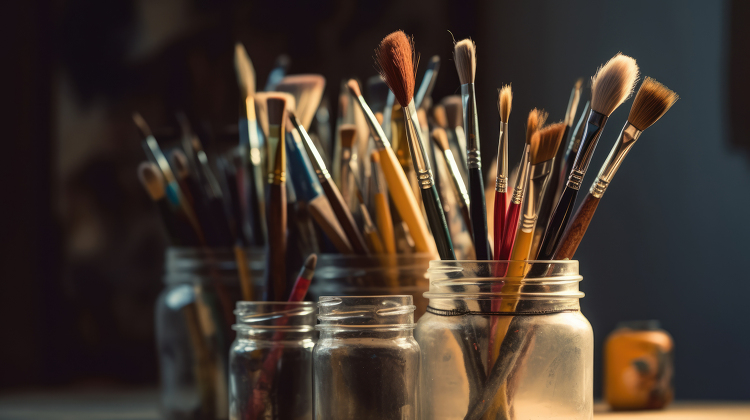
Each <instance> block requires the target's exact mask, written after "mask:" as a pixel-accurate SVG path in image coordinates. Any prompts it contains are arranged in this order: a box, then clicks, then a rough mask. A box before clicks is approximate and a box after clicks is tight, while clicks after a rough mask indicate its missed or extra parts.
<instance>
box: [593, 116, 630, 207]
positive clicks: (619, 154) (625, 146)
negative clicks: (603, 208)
mask: <svg viewBox="0 0 750 420" xmlns="http://www.w3.org/2000/svg"><path fill="white" fill-rule="evenodd" d="M641 133H643V131H641V130H639V129H637V128H635V126H633V125H632V124H630V123H625V126H624V127H623V128H622V131H621V132H620V136H619V137H617V142H615V145H614V146H613V147H612V150H611V151H610V152H609V156H607V160H605V161H604V165H603V166H602V169H601V170H600V171H599V175H598V176H597V177H596V181H594V184H593V185H591V190H590V191H589V192H591V195H593V196H594V197H596V198H602V195H604V191H606V190H607V187H608V186H609V183H610V182H612V178H613V177H614V176H615V173H617V170H618V169H619V168H620V165H622V161H623V160H624V159H625V156H627V154H628V152H629V151H630V148H631V147H633V145H634V144H635V142H636V140H638V137H640V136H641Z"/></svg>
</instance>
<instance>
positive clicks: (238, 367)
mask: <svg viewBox="0 0 750 420" xmlns="http://www.w3.org/2000/svg"><path fill="white" fill-rule="evenodd" d="M234 313H235V315H237V323H236V324H235V325H234V327H233V328H234V330H235V331H237V338H236V339H235V340H234V343H233V344H232V349H231V351H230V354H229V366H230V367H229V418H230V419H232V420H244V419H258V420H260V419H274V420H276V419H278V420H309V419H312V352H313V347H314V346H315V324H316V319H315V303H314V302H237V309H236V310H235V311H234Z"/></svg>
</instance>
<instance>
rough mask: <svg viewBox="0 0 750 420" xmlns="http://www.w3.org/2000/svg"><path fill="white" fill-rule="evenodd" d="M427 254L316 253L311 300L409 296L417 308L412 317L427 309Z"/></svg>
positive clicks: (420, 314)
mask: <svg viewBox="0 0 750 420" xmlns="http://www.w3.org/2000/svg"><path fill="white" fill-rule="evenodd" d="M432 258H433V257H431V256H430V255H428V254H409V255H402V254H397V255H368V256H362V255H342V254H321V255H318V265H317V267H316V269H315V281H313V282H312V283H311V284H310V290H309V292H308V293H309V295H308V296H310V299H311V300H313V301H317V300H318V299H319V298H320V297H321V296H380V295H410V296H411V297H412V299H413V302H414V305H416V307H417V309H416V311H415V312H414V316H415V319H419V317H421V316H422V314H424V313H425V310H427V299H425V298H424V297H423V294H424V292H426V291H427V290H428V287H429V282H428V281H427V276H426V275H425V274H426V273H427V268H428V267H429V264H430V260H431V259H432Z"/></svg>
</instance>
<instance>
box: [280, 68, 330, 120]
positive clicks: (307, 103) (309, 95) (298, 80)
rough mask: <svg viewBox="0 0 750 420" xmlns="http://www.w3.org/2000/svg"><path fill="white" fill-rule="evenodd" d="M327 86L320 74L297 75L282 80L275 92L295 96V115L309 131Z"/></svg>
mask: <svg viewBox="0 0 750 420" xmlns="http://www.w3.org/2000/svg"><path fill="white" fill-rule="evenodd" d="M325 86H326V79H325V77H323V76H322V75H320V74H295V75H293V76H286V77H284V78H283V79H281V82H279V84H278V85H277V86H276V89H275V90H277V91H279V92H288V93H291V94H292V96H294V100H295V103H296V104H297V107H296V110H295V112H294V114H295V115H296V116H297V118H298V120H299V122H300V123H301V124H302V126H303V127H305V130H309V129H310V124H312V121H313V118H315V111H316V110H317V109H318V106H319V105H320V100H321V99H322V98H323V90H324V89H325Z"/></svg>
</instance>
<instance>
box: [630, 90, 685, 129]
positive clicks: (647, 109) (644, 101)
mask: <svg viewBox="0 0 750 420" xmlns="http://www.w3.org/2000/svg"><path fill="white" fill-rule="evenodd" d="M679 98H680V97H679V96H678V95H677V94H676V93H675V92H674V91H673V90H671V89H669V88H668V87H666V86H664V85H662V84H661V83H659V82H657V81H656V80H654V79H652V78H650V77H647V78H646V80H644V81H643V83H642V84H641V87H640V89H638V93H636V95H635V99H634V100H633V106H632V107H631V108H630V115H628V122H629V123H630V124H633V126H634V127H635V128H637V129H639V130H641V131H643V130H645V129H647V128H649V127H651V126H652V125H653V124H654V123H655V122H657V121H659V118H661V117H662V116H663V115H664V114H666V113H667V111H669V108H671V107H672V105H674V103H675V102H677V100H678V99H679Z"/></svg>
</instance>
